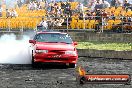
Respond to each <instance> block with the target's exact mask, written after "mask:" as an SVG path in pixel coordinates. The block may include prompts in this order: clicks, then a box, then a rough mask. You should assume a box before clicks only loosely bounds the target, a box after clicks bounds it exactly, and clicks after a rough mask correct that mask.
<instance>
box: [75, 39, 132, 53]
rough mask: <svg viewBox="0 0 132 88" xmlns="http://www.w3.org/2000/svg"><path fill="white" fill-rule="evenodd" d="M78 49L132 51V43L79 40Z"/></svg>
mask: <svg viewBox="0 0 132 88" xmlns="http://www.w3.org/2000/svg"><path fill="white" fill-rule="evenodd" d="M77 49H96V50H115V51H131V50H132V43H109V42H95V41H94V42H93V41H92V42H78V46H77Z"/></svg>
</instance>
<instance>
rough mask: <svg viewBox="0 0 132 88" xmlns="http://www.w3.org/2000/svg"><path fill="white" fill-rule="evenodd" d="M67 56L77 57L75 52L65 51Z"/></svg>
mask: <svg viewBox="0 0 132 88" xmlns="http://www.w3.org/2000/svg"><path fill="white" fill-rule="evenodd" d="M65 54H70V55H73V56H76V55H77V54H76V52H75V51H65Z"/></svg>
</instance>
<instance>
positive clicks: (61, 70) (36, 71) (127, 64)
mask: <svg viewBox="0 0 132 88" xmlns="http://www.w3.org/2000/svg"><path fill="white" fill-rule="evenodd" d="M77 65H78V66H79V65H81V66H83V67H84V68H85V69H86V70H87V72H88V73H94V74H95V73H98V74H130V75H132V74H131V73H132V61H131V60H119V59H105V58H88V57H80V58H79V61H78V63H77ZM0 80H1V81H0V88H132V85H124V84H84V85H79V84H78V83H77V82H76V71H75V69H74V68H65V66H60V65H50V66H46V67H45V65H41V66H40V67H38V68H32V67H31V64H25V65H24V64H19V65H18V64H0Z"/></svg>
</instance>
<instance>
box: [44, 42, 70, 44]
mask: <svg viewBox="0 0 132 88" xmlns="http://www.w3.org/2000/svg"><path fill="white" fill-rule="evenodd" d="M45 43H65V44H71V43H68V42H45Z"/></svg>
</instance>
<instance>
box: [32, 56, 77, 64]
mask: <svg viewBox="0 0 132 88" xmlns="http://www.w3.org/2000/svg"><path fill="white" fill-rule="evenodd" d="M77 60H78V56H72V55H65V54H63V55H56V54H35V55H34V62H43V63H50V62H55V63H75V64H76V63H77Z"/></svg>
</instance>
